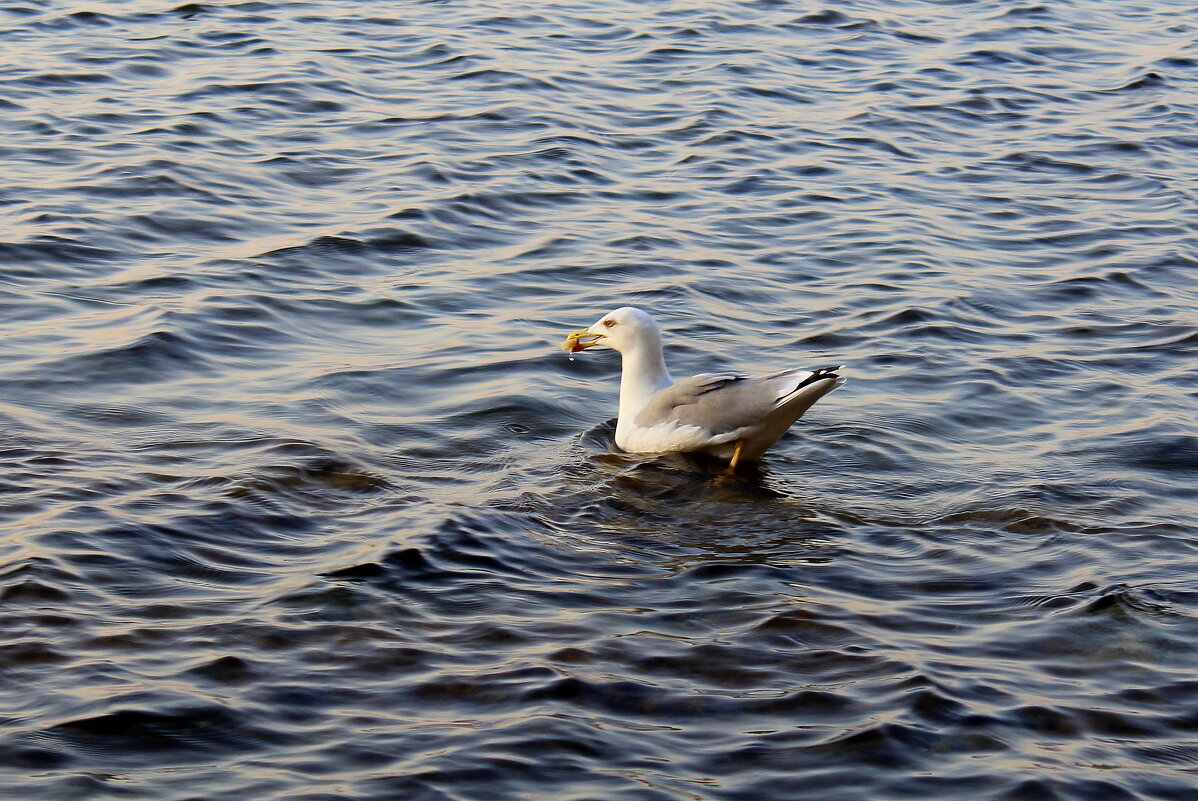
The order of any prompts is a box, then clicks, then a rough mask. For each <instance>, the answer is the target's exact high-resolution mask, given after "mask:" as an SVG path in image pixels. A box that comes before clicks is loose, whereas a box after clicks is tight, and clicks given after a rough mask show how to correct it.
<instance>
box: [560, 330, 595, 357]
mask: <svg viewBox="0 0 1198 801" xmlns="http://www.w3.org/2000/svg"><path fill="white" fill-rule="evenodd" d="M601 339H603V334H592V333H591V332H590V330H589V329H586V328H583V329H580V330H578V331H571V332H570V335H569V336H568V337H566V341H565V342H563V343H562V350H568V351H570V352H571V353H578V351H580V350H586V349H587V348H589V347H591V346H592V345H598V344H599V340H601Z"/></svg>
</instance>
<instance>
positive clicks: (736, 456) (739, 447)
mask: <svg viewBox="0 0 1198 801" xmlns="http://www.w3.org/2000/svg"><path fill="white" fill-rule="evenodd" d="M744 449H745V441H744V440H743V439H738V440H737V441H736V449H735V450H733V451H732V461H731V462H729V463H728V472H729V473H732V472H735V470H736V464H737V462H739V461H740V452H741V451H743V450H744Z"/></svg>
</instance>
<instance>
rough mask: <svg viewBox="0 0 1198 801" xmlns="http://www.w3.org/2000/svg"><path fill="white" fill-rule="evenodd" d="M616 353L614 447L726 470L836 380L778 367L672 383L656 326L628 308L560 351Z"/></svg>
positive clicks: (772, 438)
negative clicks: (685, 456) (706, 458)
mask: <svg viewBox="0 0 1198 801" xmlns="http://www.w3.org/2000/svg"><path fill="white" fill-rule="evenodd" d="M591 347H607V348H611V349H612V350H616V351H619V353H620V356H621V358H622V360H623V372H622V375H621V377H620V415H619V420H618V421H617V423H616V445H618V446H619V447H620V448H622V449H624V450H626V451H632V452H633V453H667V452H686V453H706V454H709V455H712V456H716V457H719V458H723V459H727V460H728V462H729V468H730V469H733V470H734V469H736V466H737V465H738V464H740V463H742V462H755V461H757V460H759V459H760V458H761V456H762V454H764V453H765V452H766V450H768V449H769V448H770V446H772V445H773V444H774V443H775V442H777V441H778V440H779V439H781V438H782V435H783V434H785V433H786V431H787V429H789V428H790V427H791V425H792V424H793V423H794V422H795V421H796V420H798V419H799V418H800V417H802V416H803V413H804V412H806V411H807V410H808V409H810V408H811V405H812V404H814V403H815V402H816V401H817V400H819V399H820V398H822V397H823V396H824V395H827V394H828V393H829V392H831V391H832V390H834V389H836V388H837V387H839V386H840V385H842V384H843V383H844V379H843V378H841V377H840V376H839V375H837V373H836V371H837V370H839V369H840V367H839V366H837V367H820V368H817V369H815V370H783V371H781V372H778V373H771V374H770V375H767V376H762V377H760V378H753V377H750V376H747V375H743V374H741V373H702V374H700V375H697V376H693V377H691V378H684V379H682V380H680V381H674V379H672V378H670V372H669V370H667V369H666V362H665V356H664V354H663V353H662V342H661V329H659V328H658V327H657V323H655V322H654V321H653V318H652V317H650V316H649V315H648V314H646V313H645V312H643V311H641V310H640V309H636V308H633V307H631V306H625V307H623V308H620V309H616V310H615V311H613V312H610V313H608V314H605V315H603V317H601V318H599V320H598V322H596V323H595V324H594V325H592V326H590V327H589V328H584V329H582V330H580V331H574V332H572V333H571V334H570V335H569V336H568V337H567V338H566V341H565V342H563V343H562V348H563V349H565V350H568V351H570V352H571V353H577V352H578V351H580V350H584V349H586V348H591Z"/></svg>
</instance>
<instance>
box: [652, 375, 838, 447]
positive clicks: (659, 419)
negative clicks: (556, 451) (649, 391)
mask: <svg viewBox="0 0 1198 801" xmlns="http://www.w3.org/2000/svg"><path fill="white" fill-rule="evenodd" d="M835 370H836V368H835V367H821V368H819V369H818V370H815V371H810V370H783V371H782V372H780V373H773V374H772V375H767V376H764V377H762V378H750V377H749V376H746V375H742V374H739V373H703V374H702V375H697V376H694V377H692V378H685V379H683V380H681V381H678V382H677V383H675V384H673V385H672V386H669V387H666V388H665V389H662V390H659V391H658V392H657V393H655V394H654V395H653V396H652V397H651V398H650V399H649V401H648V403H646V404H645V406H644V408H643V409H641V411H640V412H639V413H638V414H637V416H636V420H635V421H634V422H635V423H636V424H637V425H638V426H652V425H657V424H658V423H667V422H677V423H681V424H683V425H693V426H698V427H700V428H702V429H704V430H706V431H709V432H710V433H711V434H712V435H713V436H718V435H720V434H724V433H728V432H731V431H736V430H738V429H742V428H747V427H752V426H756V425H760V424H762V423H764V422H766V421H767V420H768V419H769V418H770V417H771V415H772V414H773V413H774V412H776V411H778V410H780V409H782V408H783V407H785V406H787V405H788V404H790V403H791V401H792V400H793V399H797V398H798V397H799V396H801V395H802V394H803V392H802V390H803V389H804V388H805V387H808V386H811V385H812V384H813V383H816V382H819V381H822V380H823V379H835V380H840V379H839V376H837V375H836V373H835ZM819 394H821V395H822V394H823V393H822V392H821V393H819ZM808 405H809V404H808ZM805 410H806V407H804V411H805ZM800 413H801V412H800Z"/></svg>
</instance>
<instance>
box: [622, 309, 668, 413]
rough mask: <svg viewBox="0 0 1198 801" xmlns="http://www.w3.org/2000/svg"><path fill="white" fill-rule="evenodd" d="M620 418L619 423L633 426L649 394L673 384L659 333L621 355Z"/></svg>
mask: <svg viewBox="0 0 1198 801" xmlns="http://www.w3.org/2000/svg"><path fill="white" fill-rule="evenodd" d="M620 357H621V359H622V361H623V370H622V372H621V375H620V419H619V423H617V425H630V424H631V423H632V418H633V417H635V416H636V413H637V412H639V411H640V410H641V407H643V406H644V405H645V402H646V401H647V400H649V397H650V396H651V395H653V393H654V392H657V391H658V390H661V389H665V388H666V387H668V386H670V385H671V384H673V383H674V379H672V378H670V371H669V370H667V369H666V360H665V357H664V356H663V355H662V352H661V337H660V336H658V335H657V333H656V332H654V333H653V335H652V336H649V337H646V338H644V339H643V340H641V341H640V342H637V343H636V344H635V345H634V346H633V347H631V348H630V349H628V350H626V351H624V352H623V353H621V354H620Z"/></svg>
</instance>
